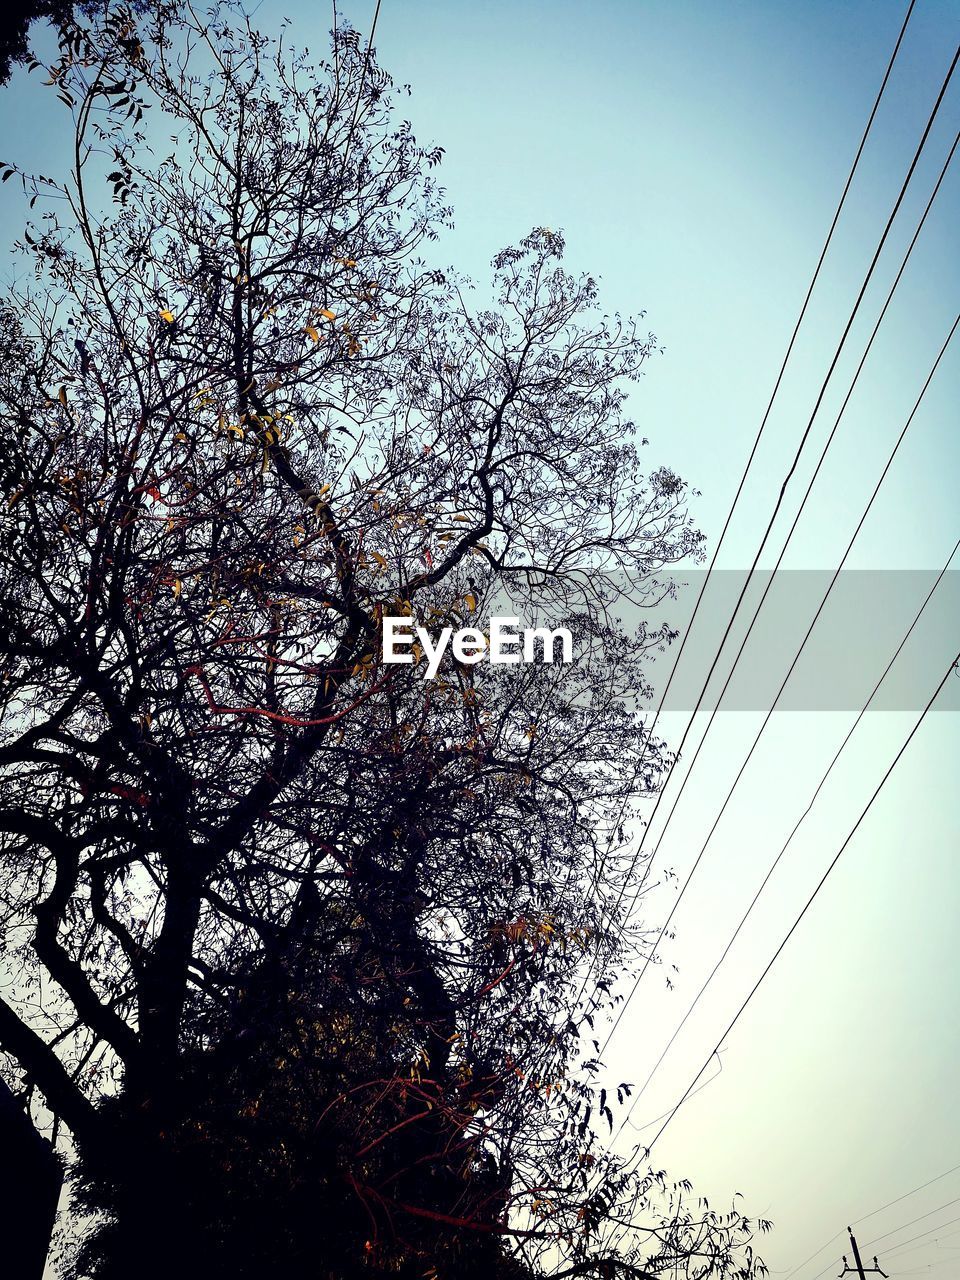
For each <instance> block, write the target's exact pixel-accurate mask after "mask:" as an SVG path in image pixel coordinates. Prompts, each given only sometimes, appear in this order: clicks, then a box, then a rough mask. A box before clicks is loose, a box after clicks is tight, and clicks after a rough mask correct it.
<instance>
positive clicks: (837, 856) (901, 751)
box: [628, 653, 960, 1166]
mask: <svg viewBox="0 0 960 1280" xmlns="http://www.w3.org/2000/svg"><path fill="white" fill-rule="evenodd" d="M958 663H960V653H958V654H957V655H956V657H955V658H954V660H953V661H952V662H951V663H950V665H949V666H948V667H947V669H946V671H945V672H944V674H943V677H942V679H941V680H940V683H939V684H938V685H937V687H936V689H935V690H934V691H933V693H932V694H931V696H930V698H929V700H928V702H927V704H926V706H925V707H924V708H923V710H922V711H921V713H920V715H919V717H918V718H917V720H916V722H915V723H914V726H913V728H912V729H911V730H910V732H909V733H908V734H907V737H906V738H905V739H904V742H903V744H902V745H901V747H900V749H899V751H898V752H897V754H896V755H895V756H894V758H893V760H892V762H891V763H890V765H889V766H888V768H887V770H886V772H885V773H884V775H883V777H882V778H881V779H880V781H879V782H878V784H877V786H876V788H875V789H874V791H873V794H872V795H871V796H870V799H869V800H868V801H867V803H866V804H865V805H864V807H863V809H862V810H861V812H860V816H859V817H858V818H857V820H856V822H855V823H854V824H853V826H852V827H851V828H850V831H849V832H848V834H847V837H846V839H845V840H844V841H843V843H842V844H841V846H840V848H839V849H838V850H837V852H836V853H835V854H834V856H833V858H832V860H831V862H830V864H829V866H828V867H827V869H826V871H824V873H823V875H822V876H821V878H820V881H819V883H818V884H817V886H816V888H815V889H814V890H813V892H812V893H811V894H810V896H809V897H808V898H807V901H806V902H805V903H804V905H803V907H802V909H801V911H800V914H799V915H798V916H797V918H796V919H795V920H794V922H793V924H792V925H791V926H790V928H789V929H788V930H787V933H786V935H785V936H784V938H783V940H782V942H781V943H780V945H779V946H778V947H777V949H776V951H775V952H774V953H773V955H772V956H771V958H770V960H769V961H768V962H767V964H766V966H765V968H764V970H763V972H762V973H761V974H760V976H759V978H758V979H757V980H756V982H755V983H754V984H753V986H752V988H751V989H750V991H749V993H748V994H747V996H746V998H745V999H744V1000H743V1002H742V1004H741V1005H740V1008H739V1009H738V1010H737V1012H736V1013H735V1014H734V1016H733V1018H732V1019H731V1020H730V1022H729V1024H728V1025H727V1029H726V1030H725V1031H724V1033H723V1035H722V1036H721V1037H720V1039H719V1040H718V1041H717V1043H716V1045H715V1046H714V1047H713V1049H711V1051H710V1054H709V1056H708V1057H707V1059H706V1061H705V1062H704V1064H703V1066H702V1067H701V1068H700V1070H699V1071H698V1072H697V1074H696V1075H695V1076H694V1078H693V1080H691V1082H690V1084H689V1085H688V1086H687V1088H686V1090H685V1091H684V1093H683V1096H682V1097H681V1098H680V1099H679V1101H678V1102H677V1103H676V1104H675V1105H674V1107H673V1108H672V1110H671V1111H670V1113H669V1115H668V1116H667V1118H666V1120H665V1121H664V1122H663V1124H662V1125H661V1126H660V1128H659V1130H658V1131H657V1134H656V1136H655V1137H654V1139H653V1141H652V1142H651V1143H650V1144H649V1145H648V1146H647V1147H644V1148H640V1147H638V1148H637V1152H636V1153H635V1155H639V1154H640V1152H641V1151H643V1152H645V1153H646V1154H647V1155H649V1153H650V1151H651V1150H652V1149H653V1147H654V1146H655V1144H656V1143H657V1142H659V1140H660V1139H661V1138H662V1137H663V1134H664V1132H665V1131H666V1129H667V1127H668V1125H669V1124H670V1121H671V1120H672V1119H673V1117H674V1116H675V1115H676V1114H677V1112H678V1111H679V1110H680V1107H681V1106H682V1105H683V1103H684V1102H685V1101H686V1100H687V1098H688V1097H689V1096H690V1094H691V1093H692V1092H693V1089H694V1088H695V1087H696V1085H697V1084H698V1083H699V1081H700V1077H701V1076H702V1075H703V1073H704V1071H706V1069H707V1067H708V1066H709V1064H710V1062H711V1061H712V1060H713V1057H714V1055H715V1054H716V1053H717V1052H719V1050H720V1049H721V1048H722V1047H723V1044H724V1042H725V1041H726V1039H727V1037H728V1036H729V1035H730V1033H731V1031H732V1030H733V1028H734V1027H735V1026H736V1024H737V1022H739V1020H740V1018H741V1016H742V1015H743V1012H744V1010H745V1009H746V1008H747V1005H748V1004H749V1003H750V1001H751V1000H752V999H753V997H754V996H755V995H756V993H757V991H758V990H759V989H760V986H761V984H762V983H763V981H764V979H765V978H766V977H767V975H768V974H769V973H770V970H771V969H772V968H773V966H774V964H775V963H776V961H777V959H778V958H779V956H780V954H781V952H782V951H783V950H784V948H785V947H786V945H787V943H788V942H789V941H790V939H791V938H792V937H793V935H794V933H795V932H796V930H797V929H798V928H799V926H800V923H801V921H802V920H803V918H804V916H805V915H806V914H807V912H808V911H809V910H810V907H811V906H812V905H813V903H814V901H815V900H816V898H817V896H818V894H819V893H820V890H821V889H822V888H823V886H824V885H825V884H826V882H827V879H828V878H829V876H830V873H831V872H832V871H833V869H834V867H835V866H836V865H837V863H838V862H839V861H840V858H841V857H842V855H843V853H844V851H845V850H846V848H847V846H848V845H849V844H850V841H851V840H852V839H853V837H854V836H855V835H856V833H857V831H858V830H859V829H860V826H861V824H862V823H863V820H864V818H866V816H867V814H868V813H869V812H870V809H871V808H872V806H873V804H874V802H875V800H876V799H877V796H879V794H880V792H881V791H882V790H883V787H884V785H885V784H886V782H887V779H888V778H889V777H890V775H891V774H892V773H893V771H894V769H895V768H896V767H897V765H898V763H899V762H900V759H901V757H902V756H903V754H904V752H905V751H906V750H907V748H908V747H909V745H910V743H911V742H912V741H913V739H914V737H915V736H916V733H917V731H918V729H919V728H920V726H921V725H922V724H923V722H924V720H925V719H926V717H927V715H928V713H929V711H930V708H931V707H932V706H933V704H934V702H935V701H936V699H937V698H938V696H939V695H940V693H941V691H942V689H943V687H944V685H945V684H946V683H947V681H948V680H949V679H950V675H951V673H952V672H954V671H955V669H956V667H957V665H958ZM629 1163H630V1162H628V1166H629Z"/></svg>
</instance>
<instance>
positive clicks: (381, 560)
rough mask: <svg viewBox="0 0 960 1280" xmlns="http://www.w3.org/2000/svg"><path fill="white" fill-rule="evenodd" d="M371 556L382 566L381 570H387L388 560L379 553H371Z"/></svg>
mask: <svg viewBox="0 0 960 1280" xmlns="http://www.w3.org/2000/svg"><path fill="white" fill-rule="evenodd" d="M370 554H371V556H372V557H373V558H374V560H376V562H377V564H378V565H379V566H380V568H381V569H386V567H387V562H386V559H385V558H384V557H383V556H382V555H381V554H380V552H379V551H371V552H370Z"/></svg>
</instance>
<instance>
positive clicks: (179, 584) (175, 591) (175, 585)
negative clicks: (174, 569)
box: [173, 578, 183, 596]
mask: <svg viewBox="0 0 960 1280" xmlns="http://www.w3.org/2000/svg"><path fill="white" fill-rule="evenodd" d="M182 586H183V583H182V582H181V581H180V579H179V578H174V580H173V594H174V596H179V594H180V589H181V587H182Z"/></svg>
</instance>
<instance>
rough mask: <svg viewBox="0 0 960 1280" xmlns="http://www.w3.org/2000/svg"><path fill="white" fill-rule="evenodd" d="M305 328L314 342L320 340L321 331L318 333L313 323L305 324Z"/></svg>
mask: <svg viewBox="0 0 960 1280" xmlns="http://www.w3.org/2000/svg"><path fill="white" fill-rule="evenodd" d="M304 328H305V329H306V331H307V336H308V337H309V338H311V339H312V341H313V342H319V341H320V335H319V333H317V331H316V329H315V328H314V327H313V325H312V324H308V325H304Z"/></svg>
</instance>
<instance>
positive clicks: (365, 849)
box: [0, 10, 762, 1280]
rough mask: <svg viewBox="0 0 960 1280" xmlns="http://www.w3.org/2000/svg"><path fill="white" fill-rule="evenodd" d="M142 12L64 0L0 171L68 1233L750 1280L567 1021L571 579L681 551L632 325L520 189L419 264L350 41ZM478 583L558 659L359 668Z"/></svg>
mask: <svg viewBox="0 0 960 1280" xmlns="http://www.w3.org/2000/svg"><path fill="white" fill-rule="evenodd" d="M168 19H169V14H164V13H163V12H160V11H159V10H158V11H157V16H156V18H155V19H154V18H151V22H150V23H149V24H148V25H147V27H146V29H144V27H143V24H142V23H141V26H140V27H139V28H138V27H137V26H136V25H135V24H134V20H133V18H132V16H131V15H130V14H129V13H128V12H126V11H116V10H110V11H109V12H108V13H107V15H106V17H105V18H104V19H103V21H102V22H101V23H100V24H99V25H98V26H97V27H96V28H95V29H94V30H93V31H87V32H85V31H82V30H80V29H79V28H71V29H69V30H67V31H66V32H65V34H64V37H63V42H62V46H61V57H60V60H59V62H58V63H57V64H56V65H55V66H54V67H53V68H50V70H51V71H52V73H53V74H52V75H51V76H50V79H51V80H52V81H53V83H54V89H55V92H56V93H57V94H58V96H59V97H60V100H61V101H62V102H63V103H64V106H65V108H66V109H67V110H68V111H69V113H70V118H71V120H72V121H73V126H72V127H73V128H74V129H75V143H76V147H75V153H74V154H75V156H76V161H75V165H74V168H73V171H72V172H71V173H70V174H69V175H66V176H63V177H59V178H50V177H43V178H40V177H36V178H34V177H31V176H30V175H27V174H24V173H21V172H20V171H19V170H16V169H15V168H14V166H12V165H8V166H4V168H3V170H2V172H3V173H5V174H7V175H8V176H11V177H12V176H16V177H17V178H18V179H19V180H20V181H21V182H22V184H23V187H24V190H25V192H26V194H27V195H28V196H29V197H30V199H31V201H32V200H33V198H34V196H36V197H37V204H36V213H35V214H34V215H33V216H34V217H35V219H36V221H34V222H33V223H31V224H30V225H28V227H27V229H26V231H25V234H24V237H23V240H22V241H21V245H20V247H21V249H22V251H23V253H24V254H25V255H26V257H27V259H28V260H30V261H32V264H33V267H34V278H33V279H32V280H31V281H30V282H29V283H27V282H22V283H21V284H19V285H17V286H15V287H14V288H12V289H11V290H10V291H9V294H8V297H7V300H6V305H5V309H4V311H3V312H2V325H0V344H2V346H3V353H4V357H5V358H4V360H3V371H2V373H0V430H2V432H3V444H4V448H3V462H2V464H0V480H2V491H3V497H4V506H5V510H6V513H7V514H6V521H5V524H4V528H3V534H2V538H0V672H2V677H0V679H2V683H0V711H2V737H0V769H2V774H3V793H2V796H0V833H2V835H3V837H4V841H5V847H4V853H3V864H2V866H3V873H2V883H0V928H2V930H3V938H4V941H5V946H6V949H7V953H8V956H9V957H10V960H11V982H10V984H9V986H8V987H7V989H6V991H5V995H4V998H3V1000H2V1001H0V1050H2V1051H3V1053H4V1054H5V1055H6V1065H7V1067H8V1069H9V1074H8V1079H9V1081H10V1084H11V1086H12V1087H13V1088H14V1090H15V1092H16V1093H17V1095H18V1097H20V1098H21V1099H22V1100H23V1101H24V1104H25V1105H27V1106H28V1107H29V1108H30V1110H31V1114H32V1115H33V1117H34V1119H35V1121H36V1122H37V1123H38V1124H41V1125H42V1124H46V1123H48V1124H50V1125H51V1126H52V1134H53V1136H54V1137H55V1138H56V1139H57V1140H58V1141H59V1143H60V1145H61V1147H62V1149H63V1150H64V1151H65V1154H66V1155H67V1156H68V1158H69V1160H70V1164H71V1174H72V1178H73V1184H74V1190H75V1197H76V1203H77V1205H78V1207H79V1208H80V1209H81V1210H83V1211H85V1212H86V1213H87V1214H90V1215H92V1221H93V1226H92V1228H91V1229H90V1230H89V1231H88V1232H87V1234H86V1238H85V1240H84V1242H83V1245H82V1248H81V1249H80V1251H79V1254H78V1256H77V1258H76V1259H75V1262H74V1264H73V1269H74V1274H76V1275H78V1276H98V1277H110V1278H113V1277H120V1276H125V1277H126V1276H129V1275H131V1274H135V1275H137V1276H138V1277H144V1278H145V1280H153V1278H154V1277H160V1276H164V1277H167V1276H169V1275H171V1274H174V1273H175V1274H178V1275H182V1276H186V1277H205V1278H209V1277H218V1276H227V1275H229V1276H231V1277H243V1276H256V1277H262V1276H273V1275H276V1276H287V1275H291V1274H296V1273H298V1272H303V1271H304V1270H305V1269H307V1268H309V1271H310V1273H311V1274H315V1275H317V1276H324V1277H325V1276H327V1275H330V1276H336V1277H341V1278H342V1277H352V1276H366V1277H372V1278H375V1277H381V1276H382V1277H387V1276H395V1275H400V1276H403V1277H407V1276H409V1277H414V1276H424V1275H436V1276H438V1277H442V1276H462V1277H469V1276H477V1277H479V1276H503V1277H521V1276H531V1275H541V1274H555V1275H558V1276H560V1275H565V1276H573V1275H594V1276H613V1275H654V1274H657V1273H659V1272H661V1271H664V1272H665V1271H672V1270H674V1269H675V1268H676V1267H677V1266H678V1265H679V1266H681V1267H682V1268H683V1269H684V1270H685V1272H686V1273H687V1274H688V1275H690V1276H700V1275H706V1274H736V1275H738V1276H741V1277H745V1278H746V1277H752V1276H753V1275H754V1274H756V1273H757V1271H759V1270H762V1264H759V1262H758V1260H757V1259H755V1257H754V1256H753V1254H752V1253H751V1251H750V1245H749V1241H750V1238H751V1235H752V1231H753V1224H752V1223H751V1222H750V1221H749V1220H748V1219H746V1218H744V1217H743V1216H742V1215H741V1214H740V1213H739V1212H738V1211H734V1212H733V1213H731V1214H730V1215H729V1216H719V1215H716V1214H714V1213H713V1212H712V1211H710V1210H709V1208H708V1207H707V1206H702V1208H700V1209H698V1211H697V1212H691V1211H690V1210H689V1209H688V1208H686V1207H685V1206H686V1204H687V1190H686V1184H677V1185H676V1186H674V1187H671V1186H670V1185H669V1184H668V1183H667V1180H666V1177H665V1175H664V1174H663V1173H662V1172H659V1171H655V1170H650V1169H646V1168H644V1167H641V1168H640V1169H639V1171H638V1172H637V1173H636V1174H634V1173H631V1172H629V1170H628V1169H626V1168H625V1167H624V1166H623V1164H622V1162H621V1161H619V1160H617V1159H615V1158H614V1157H613V1156H612V1155H610V1154H609V1153H607V1152H605V1151H604V1149H603V1144H602V1141H601V1138H600V1136H599V1129H598V1128H597V1123H599V1125H600V1126H601V1127H603V1128H606V1126H607V1124H608V1123H609V1124H610V1125H611V1126H612V1120H613V1111H612V1108H613V1106H614V1098H613V1097H612V1096H611V1097H610V1098H609V1099H608V1098H607V1090H606V1089H600V1088H599V1087H598V1081H597V1071H598V1064H597V1063H596V1061H594V1060H592V1059H591V1057H590V1041H589V1039H585V1038H584V1036H583V1030H584V1019H585V1018H590V1017H592V1016H593V1015H595V1013H596V1012H597V1009H598V1007H599V1006H600V1005H602V1003H603V1002H604V1001H605V1000H606V999H607V997H606V996H605V995H604V992H605V991H606V990H608V989H609V985H610V983H611V981H612V978H613V976H614V975H615V973H616V972H618V971H619V970H621V969H622V967H623V965H624V964H626V963H629V962H630V959H631V957H632V956H633V954H634V953H633V942H632V940H631V938H632V935H631V934H630V932H629V931H628V930H627V928H626V927H625V926H626V922H625V920H624V909H623V906H622V905H621V904H620V899H621V894H620V890H621V888H622V887H623V885H624V883H625V878H626V877H627V876H628V875H629V873H630V869H631V865H632V862H633V858H632V853H631V849H630V847H629V846H628V844H627V842H626V839H625V836H624V830H623V825H622V824H623V822H624V820H625V818H626V817H628V816H629V815H630V813H631V809H630V805H631V803H632V801H633V800H634V798H635V796H636V794H637V792H638V790H641V791H647V792H649V791H651V790H654V789H655V788H656V786H657V781H658V778H659V776H660V772H661V769H662V768H663V764H664V760H665V749H664V747H663V745H662V744H661V743H658V742H655V741H652V740H651V739H650V736H649V734H648V732H647V731H646V729H645V727H644V724H643V720H642V716H641V711H640V708H639V707H638V705H637V692H638V691H640V693H641V695H642V691H643V690H644V688H645V680H644V662H645V654H644V649H645V646H647V645H651V644H654V643H659V642H660V641H661V640H662V639H663V637H662V636H661V635H659V634H651V635H641V637H639V639H638V638H637V637H631V636H629V635H627V634H626V633H625V632H624V630H623V629H622V627H621V626H620V625H619V624H618V623H617V621H616V618H615V616H614V612H613V611H612V609H611V606H612V605H613V603H614V588H613V586H612V585H607V584H608V583H612V580H613V575H614V574H616V575H619V577H620V579H621V580H625V581H627V582H628V583H632V584H633V585H634V587H635V588H636V590H637V591H638V592H642V591H643V590H644V588H645V584H648V583H649V582H650V581H651V579H652V578H653V577H654V576H656V575H658V574H660V573H661V571H663V570H664V569H668V568H669V566H670V565H671V564H672V563H673V562H675V561H678V560H680V559H683V558H685V557H689V556H691V555H696V554H697V551H698V546H699V535H698V534H697V533H696V532H695V531H694V529H693V528H692V526H691V523H690V519H689V516H688V514H687V512H686V508H685V503H686V490H685V486H684V484H683V483H682V482H681V481H680V480H679V479H677V477H675V476H674V475H673V474H672V473H670V472H668V471H666V470H663V469H660V470H656V471H654V472H653V474H651V475H647V474H645V473H644V471H643V469H642V468H641V465H640V458H639V453H638V442H637V441H636V440H635V429H634V426H633V424H632V423H631V422H630V421H628V420H626V419H625V418H624V404H625V395H626V388H627V386H628V385H629V382H630V381H631V380H632V379H634V378H636V376H637V375H638V374H639V373H640V372H641V370H642V367H643V365H644V363H645V362H646V360H647V358H648V357H649V355H650V353H651V351H652V350H653V349H654V339H653V338H652V336H648V335H642V334H640V333H638V331H637V329H636V326H635V325H634V324H632V323H629V322H623V321H621V320H619V319H615V320H612V321H611V320H608V319H607V318H605V317H602V316H600V315H598V314H597V311H596V305H595V304H596V286H595V284H594V282H593V281H592V280H591V279H589V278H577V277H575V276H572V275H570V274H569V273H567V272H566V271H564V270H563V268H562V266H561V262H560V259H561V255H562V252H563V241H562V238H561V236H560V235H559V234H557V233H555V232H553V231H550V230H547V229H545V228H540V229H538V230H536V231H534V232H533V233H531V235H529V236H528V237H527V238H526V239H525V240H523V241H522V242H521V244H520V245H519V246H518V247H517V248H514V249H508V250H506V251H504V252H503V253H501V254H500V255H498V257H497V258H496V260H495V262H494V276H495V283H494V292H493V295H492V301H491V302H490V303H489V304H488V305H487V306H485V307H484V306H481V307H479V308H475V307H473V306H471V305H470V303H469V299H468V288H469V286H468V284H467V282H466V281H465V280H462V279H461V278H459V277H458V276H456V275H455V274H454V273H453V272H447V273H443V272H440V271H438V270H437V269H436V268H434V267H431V266H429V265H428V264H427V263H426V262H425V261H424V260H423V259H422V257H421V256H419V255H420V253H421V252H422V248H421V246H423V244H424V242H425V241H428V240H430V239H431V238H433V237H434V236H435V235H436V233H437V230H438V228H439V227H440V226H442V225H443V224H445V223H447V222H449V212H448V210H447V209H446V207H445V205H444V202H443V194H442V192H441V191H440V189H438V187H437V186H436V184H435V182H434V179H433V178H432V176H431V169H432V167H433V166H434V165H435V164H436V163H437V161H438V160H439V159H440V151H439V149H433V150H430V149H425V148H424V147H422V146H420V145H419V144H418V143H417V142H416V140H415V138H414V136H413V134H412V132H411V128H410V126H409V124H407V123H406V122H403V123H397V122H396V121H395V119H394V115H393V110H392V103H391V99H392V96H393V90H392V86H391V82H390V80H389V78H388V77H387V76H386V75H385V73H384V72H383V71H382V70H381V69H380V67H379V66H378V64H377V62H376V59H375V58H374V57H373V55H372V51H371V50H369V49H365V48H364V47H363V46H362V45H361V42H360V40H359V38H358V37H357V35H356V33H355V32H353V31H351V30H348V29H344V30H340V31H338V32H336V33H335V35H334V40H333V46H332V55H331V58H330V60H329V61H328V62H325V63H322V64H320V65H319V66H315V65H313V64H311V63H310V61H309V60H308V59H307V57H306V56H305V55H294V54H291V53H290V52H289V50H288V48H287V46H286V41H284V42H283V43H282V44H281V43H278V42H275V41H271V40H269V39H267V38H266V37H265V36H263V35H262V34H260V33H258V32H256V31H255V30H254V29H253V28H252V27H251V26H250V25H249V23H243V22H241V23H239V24H238V25H230V24H228V23H227V21H226V20H225V19H224V18H223V17H222V16H219V17H218V16H215V15H212V16H211V17H210V18H209V21H208V22H207V23H202V22H199V21H197V20H195V19H194V18H193V17H192V16H188V17H187V18H181V19H179V20H178V21H177V22H176V23H174V24H172V25H171V23H170V22H169V20H168ZM148 110H149V112H150V115H151V117H152V120H151V127H150V129H149V131H148V130H147V129H146V127H145V124H144V121H145V119H146V118H147V117H146V116H145V112H147V111H148ZM168 139H169V142H168ZM161 146H162V148H163V151H164V152H165V154H162V155H158V154H156V150H155V149H156V148H158V147H161ZM506 604H508V605H509V611H510V612H512V613H516V614H517V615H518V616H521V617H524V618H525V619H530V620H536V621H538V622H540V623H543V624H548V625H550V626H554V625H560V624H563V625H566V626H568V627H569V628H570V629H571V631H572V632H573V633H574V637H575V648H576V660H575V661H574V662H572V663H570V664H568V665H558V664H554V665H548V664H533V665H525V664H519V665H515V666H489V665H474V664H471V663H469V662H467V661H457V660H454V659H452V658H451V657H450V656H449V655H448V656H447V657H446V658H445V659H444V661H443V663H442V665H441V669H440V672H439V678H438V679H436V680H433V681H431V680H427V679H425V678H424V671H423V664H422V663H419V664H416V665H411V666H396V665H388V664H386V663H384V662H383V654H382V649H381V642H380V633H381V624H382V619H383V617H384V616H386V615H394V616H395V615H404V616H408V617H410V619H411V621H412V622H416V623H418V624H419V625H421V626H422V627H424V628H425V629H426V630H427V631H428V632H429V633H430V634H432V635H433V636H436V635H437V633H438V632H439V629H440V628H441V627H443V626H445V625H448V624H449V625H469V624H470V623H471V622H473V621H475V620H479V619H486V617H487V616H488V614H489V612H490V610H491V608H492V607H494V606H496V607H497V608H503V611H507V610H506V608H505V607H504V605H506ZM477 625H478V626H482V625H484V624H483V623H481V622H480V621H477ZM587 966H589V973H588V972H587ZM588 977H589V978H590V979H591V980H590V981H587V982H584V980H585V978H588ZM581 985H585V987H586V990H585V993H584V997H583V999H582V1000H581V999H578V993H579V991H580V987H581ZM584 1046H586V1051H585V1048H584ZM585 1052H586V1058H585V1057H584V1054H585ZM626 1091H627V1087H626V1086H622V1087H621V1089H620V1090H619V1091H617V1092H618V1093H619V1102H622V1101H623V1099H624V1096H625V1093H626ZM613 1092H614V1090H611V1093H613ZM64 1127H65V1128H66V1130H68V1131H69V1138H68V1139H67V1138H65V1137H64V1132H63V1130H64Z"/></svg>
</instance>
